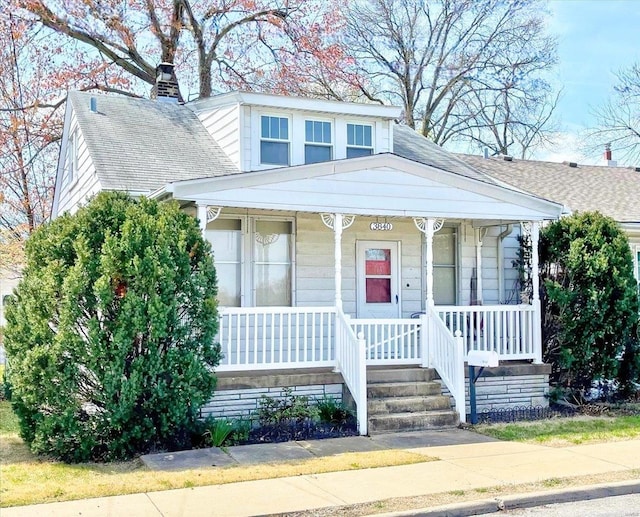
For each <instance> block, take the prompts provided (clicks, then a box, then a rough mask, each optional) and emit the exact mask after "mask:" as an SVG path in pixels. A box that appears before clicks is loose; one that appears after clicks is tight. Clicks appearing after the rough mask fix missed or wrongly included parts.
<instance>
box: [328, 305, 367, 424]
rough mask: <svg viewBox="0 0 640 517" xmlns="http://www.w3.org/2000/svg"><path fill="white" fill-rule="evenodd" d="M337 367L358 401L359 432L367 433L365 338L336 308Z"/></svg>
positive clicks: (356, 401)
mask: <svg viewBox="0 0 640 517" xmlns="http://www.w3.org/2000/svg"><path fill="white" fill-rule="evenodd" d="M335 322H336V324H335V330H336V369H337V370H338V371H339V372H340V373H342V378H343V379H344V382H345V384H346V385H347V387H348V388H349V391H350V392H351V396H352V397H353V399H354V401H355V403H356V411H357V419H358V432H359V433H360V434H361V435H366V434H367V364H366V361H365V346H366V344H365V340H364V336H363V334H362V333H359V334H358V335H356V333H355V332H354V330H353V327H352V326H351V324H350V321H349V317H348V316H345V315H344V313H343V312H342V311H341V310H340V309H337V310H336V319H335Z"/></svg>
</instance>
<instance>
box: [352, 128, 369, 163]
mask: <svg viewBox="0 0 640 517" xmlns="http://www.w3.org/2000/svg"><path fill="white" fill-rule="evenodd" d="M372 134H373V129H372V127H371V126H370V125H368V124H347V158H358V157H359V156H369V155H371V154H373V137H372Z"/></svg>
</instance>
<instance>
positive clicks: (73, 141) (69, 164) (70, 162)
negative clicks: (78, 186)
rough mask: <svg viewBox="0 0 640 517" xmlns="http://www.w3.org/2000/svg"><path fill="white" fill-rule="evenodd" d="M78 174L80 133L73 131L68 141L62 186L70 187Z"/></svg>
mask: <svg viewBox="0 0 640 517" xmlns="http://www.w3.org/2000/svg"><path fill="white" fill-rule="evenodd" d="M77 174H78V132H77V131H73V132H72V133H71V135H69V140H68V141H67V151H66V156H65V161H64V171H63V176H62V184H63V185H70V184H71V183H73V180H74V179H75V178H76V176H77Z"/></svg>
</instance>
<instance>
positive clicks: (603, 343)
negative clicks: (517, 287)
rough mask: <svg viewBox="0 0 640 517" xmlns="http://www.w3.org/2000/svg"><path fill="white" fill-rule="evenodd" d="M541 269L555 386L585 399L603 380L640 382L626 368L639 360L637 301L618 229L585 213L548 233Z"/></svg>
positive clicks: (605, 219) (546, 341) (553, 226)
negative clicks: (622, 363) (616, 379)
mask: <svg viewBox="0 0 640 517" xmlns="http://www.w3.org/2000/svg"><path fill="white" fill-rule="evenodd" d="M540 262H541V266H542V268H541V271H542V278H543V285H544V288H545V296H543V300H544V302H545V303H544V305H545V306H544V323H543V341H544V344H545V360H546V361H547V362H550V363H551V364H552V366H553V374H554V379H555V381H556V383H557V384H558V385H560V386H564V387H567V388H570V389H571V390H572V391H573V392H574V395H578V396H581V394H584V393H585V391H586V390H588V389H589V388H590V387H591V386H592V383H593V381H594V380H597V379H614V378H615V377H616V376H617V375H621V376H623V377H626V378H627V379H626V381H627V382H628V381H629V379H630V378H633V377H635V378H637V376H638V372H637V370H636V371H633V372H625V371H624V369H621V368H619V366H620V359H622V361H623V362H630V361H631V360H632V356H634V354H636V353H637V352H636V349H637V340H636V339H635V329H636V325H637V320H638V296H637V290H636V281H635V279H634V276H633V259H632V255H631V250H630V247H629V243H628V241H627V238H626V236H625V235H624V233H623V232H622V231H621V230H620V228H619V227H618V225H617V224H616V222H615V221H614V220H613V219H611V218H609V217H605V216H603V215H602V214H600V213H598V212H586V213H581V214H576V215H573V216H571V217H566V218H563V219H560V220H559V221H556V222H554V223H552V224H551V225H549V226H548V227H547V228H545V229H544V230H543V231H542V233H541V238H540ZM630 343H633V344H632V345H630ZM633 361H635V356H634V357H633ZM622 380H623V381H624V380H625V379H622Z"/></svg>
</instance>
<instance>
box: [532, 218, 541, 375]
mask: <svg viewBox="0 0 640 517" xmlns="http://www.w3.org/2000/svg"><path fill="white" fill-rule="evenodd" d="M539 238H540V223H539V222H538V221H533V222H532V223H531V275H532V278H531V282H532V285H533V300H532V302H531V304H532V305H533V352H534V354H535V358H534V360H533V362H534V363H535V364H542V305H541V303H540V265H539V258H538V240H539Z"/></svg>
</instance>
